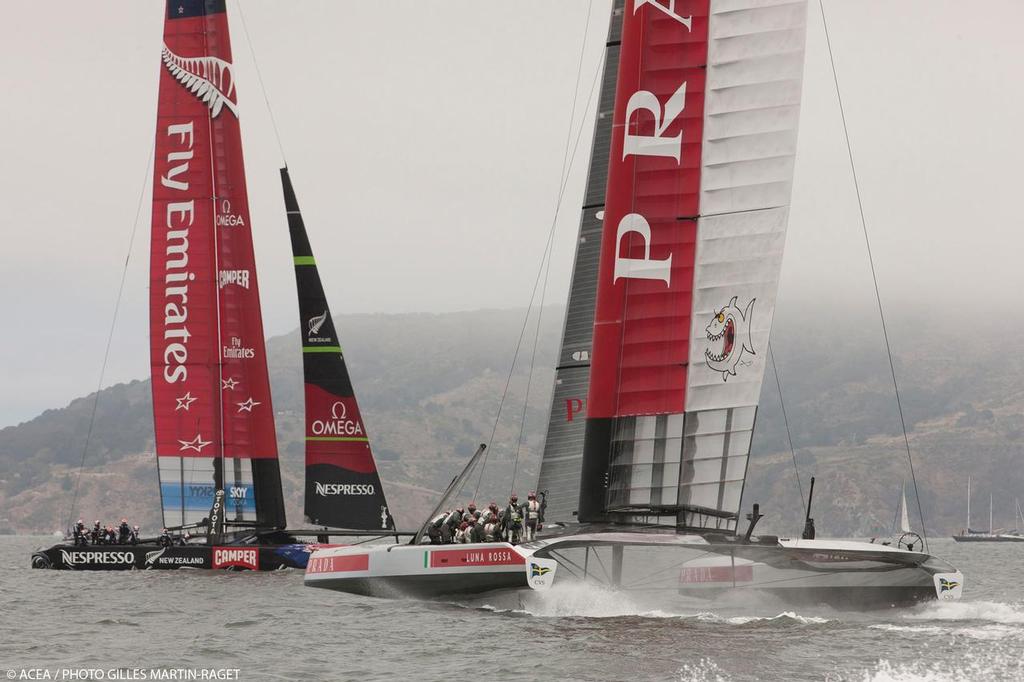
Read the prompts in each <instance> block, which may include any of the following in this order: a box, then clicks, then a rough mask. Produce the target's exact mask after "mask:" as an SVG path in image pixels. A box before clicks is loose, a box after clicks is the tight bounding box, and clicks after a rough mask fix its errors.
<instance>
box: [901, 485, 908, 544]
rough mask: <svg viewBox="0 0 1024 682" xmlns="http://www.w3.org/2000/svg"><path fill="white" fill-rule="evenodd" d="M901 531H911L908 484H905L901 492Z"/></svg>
mask: <svg viewBox="0 0 1024 682" xmlns="http://www.w3.org/2000/svg"><path fill="white" fill-rule="evenodd" d="M900 532H901V533H909V532H910V515H909V514H907V484H906V483H904V484H903V489H902V491H901V493H900Z"/></svg>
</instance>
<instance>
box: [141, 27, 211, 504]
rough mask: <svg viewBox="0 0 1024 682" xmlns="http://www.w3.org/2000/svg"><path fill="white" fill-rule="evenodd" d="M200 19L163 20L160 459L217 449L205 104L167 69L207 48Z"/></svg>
mask: <svg viewBox="0 0 1024 682" xmlns="http://www.w3.org/2000/svg"><path fill="white" fill-rule="evenodd" d="M204 19H205V17H203V16H202V15H199V16H186V17H182V18H180V19H175V20H170V18H169V19H168V21H166V22H165V24H164V51H163V57H162V60H163V65H162V66H161V69H160V89H159V104H158V109H157V131H156V152H155V154H156V157H155V164H154V174H153V222H152V246H151V254H150V256H151V258H150V359H151V366H152V379H153V381H152V385H153V411H154V424H155V431H156V452H157V455H158V456H161V457H203V458H208V457H218V456H220V454H221V451H220V430H221V427H220V401H219V392H220V386H219V381H220V379H219V371H218V366H217V365H218V355H219V351H220V344H219V342H218V338H217V284H216V282H217V272H216V264H215V263H216V254H215V235H214V215H213V204H212V201H211V197H212V196H213V177H212V174H211V169H212V163H211V159H210V149H211V131H210V109H209V108H208V106H207V104H206V103H205V102H204V101H202V99H200V98H199V97H197V96H196V95H195V94H193V93H192V92H191V90H190V89H189V88H187V87H184V85H183V83H182V82H180V81H179V79H178V78H177V77H176V76H175V75H174V74H173V73H172V70H171V68H170V66H169V65H173V66H174V67H175V68H177V69H179V71H180V72H181V73H185V72H186V70H185V68H183V67H187V66H188V65H187V64H185V65H182V66H179V62H178V60H177V59H176V57H175V56H176V55H203V54H205V51H206V33H205V28H204ZM177 493H178V494H179V495H180V494H181V493H180V485H179V489H178V491H177ZM207 507H208V505H207Z"/></svg>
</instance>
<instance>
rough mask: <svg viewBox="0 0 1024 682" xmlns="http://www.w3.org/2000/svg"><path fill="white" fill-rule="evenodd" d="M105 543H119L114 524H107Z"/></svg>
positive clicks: (104, 532)
mask: <svg viewBox="0 0 1024 682" xmlns="http://www.w3.org/2000/svg"><path fill="white" fill-rule="evenodd" d="M103 544H105V545H116V544H117V532H116V531H115V530H114V527H113V526H107V528H106V530H104V531H103Z"/></svg>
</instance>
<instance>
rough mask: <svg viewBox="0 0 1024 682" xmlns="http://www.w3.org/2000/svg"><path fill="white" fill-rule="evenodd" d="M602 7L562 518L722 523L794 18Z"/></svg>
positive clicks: (792, 138) (794, 80)
mask: <svg viewBox="0 0 1024 682" xmlns="http://www.w3.org/2000/svg"><path fill="white" fill-rule="evenodd" d="M620 8H621V10H620ZM616 10H620V11H621V12H622V28H621V44H620V45H619V46H618V71H617V83H616V86H615V87H616V90H615V98H614V107H613V110H612V114H611V115H612V123H611V129H610V140H609V145H608V147H607V149H606V150H604V149H601V148H599V147H598V146H597V145H595V160H594V161H592V165H593V163H595V162H597V161H599V160H598V159H597V155H598V154H602V153H603V154H607V164H608V174H607V191H606V195H605V197H604V203H603V206H600V205H594V204H589V205H587V206H585V207H584V224H586V223H587V212H588V211H589V212H593V213H594V216H595V217H596V218H598V219H601V220H602V224H603V226H602V232H601V244H600V258H599V266H598V268H597V287H596V300H595V303H594V307H593V343H592V347H591V348H587V349H583V350H582V351H581V350H580V349H575V350H574V352H576V353H585V354H586V355H588V356H589V360H590V376H589V390H588V395H587V403H586V408H585V409H586V433H585V445H584V452H583V458H582V467H581V468H582V474H581V479H580V481H581V483H580V497H579V508H578V517H579V520H581V521H593V520H601V519H615V518H619V519H622V520H630V519H638V520H639V519H642V520H644V521H655V522H664V523H671V524H672V525H681V526H687V527H695V528H708V527H713V528H722V529H732V528H735V522H736V517H737V513H738V511H739V504H740V497H741V494H742V491H743V481H744V477H745V475H746V468H747V458H748V455H749V452H750V440H751V434H752V431H753V425H754V415H755V413H756V409H757V401H758V396H759V393H760V388H761V381H762V378H763V375H764V367H765V364H764V363H765V357H766V351H767V343H768V333H769V330H770V328H771V322H772V315H773V312H774V307H775V297H776V292H777V289H778V278H779V270H780V266H781V260H782V249H783V245H784V242H785V230H786V222H787V213H788V204H789V197H790V188H791V183H792V174H793V161H794V154H795V150H796V133H797V122H798V116H799V108H800V93H801V80H802V72H803V51H804V35H805V26H804V24H805V16H806V7H805V3H804V2H803V1H797V2H791V1H784V0H710V1H709V0H626V2H625V3H616ZM613 11H615V10H613ZM580 267H581V262H580V260H579V257H578V258H577V268H576V273H575V274H574V279H575V278H579V277H580V276H581V273H580ZM575 314H577V315H579V311H576V312H575ZM573 315H574V311H572V310H570V313H569V316H570V317H572V316H573ZM567 334H568V326H567ZM565 352H566V348H565V343H564V342H563V354H564V353H565ZM565 362H566V358H564V357H563V358H562V359H561V362H560V365H562V364H564V363H565ZM556 390H557V387H556ZM561 407H562V406H560V405H558V404H557V401H556V405H555V409H554V410H553V417H552V419H553V420H554V419H555V417H554V413H555V412H556V411H558V410H559V408H561ZM564 411H565V413H566V414H570V416H571V411H570V410H568V409H565V410H564ZM577 418H578V417H577ZM551 431H552V432H553V431H556V429H554V428H553V429H551ZM542 471H543V465H542ZM543 485H544V482H543V480H542V482H541V486H542V487H543Z"/></svg>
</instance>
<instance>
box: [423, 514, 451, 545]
mask: <svg viewBox="0 0 1024 682" xmlns="http://www.w3.org/2000/svg"><path fill="white" fill-rule="evenodd" d="M450 513H451V512H447V513H444V514H438V515H437V516H435V517H434V518H432V519H431V520H430V525H429V526H427V537H429V538H430V544H432V545H443V544H447V542H448V540H446V539H445V534H446V533H447V532H448V524H446V523H445V519H446V518H448V514H450ZM448 537H449V539H450V538H451V536H450V535H449V536H448Z"/></svg>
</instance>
